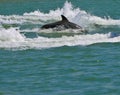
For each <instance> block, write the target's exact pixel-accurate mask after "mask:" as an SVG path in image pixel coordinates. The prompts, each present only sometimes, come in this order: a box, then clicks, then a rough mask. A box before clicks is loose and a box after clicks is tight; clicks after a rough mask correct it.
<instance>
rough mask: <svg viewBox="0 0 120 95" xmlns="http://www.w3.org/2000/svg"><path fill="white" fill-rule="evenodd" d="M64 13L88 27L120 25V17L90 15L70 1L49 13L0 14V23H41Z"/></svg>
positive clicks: (56, 18) (77, 22)
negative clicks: (93, 25)
mask: <svg viewBox="0 0 120 95" xmlns="http://www.w3.org/2000/svg"><path fill="white" fill-rule="evenodd" d="M61 14H63V15H65V16H66V17H67V18H68V19H69V20H70V21H72V22H74V23H76V24H79V25H81V26H83V27H88V26H89V25H91V24H98V25H120V19H118V20H114V19H112V18H108V19H106V18H101V17H98V16H94V15H91V14H89V13H87V12H86V11H84V10H81V9H80V8H73V5H72V4H71V3H70V2H67V1H66V2H65V4H64V6H63V8H58V9H56V10H50V11H49V13H43V12H40V11H39V10H35V11H34V12H30V13H24V14H23V15H9V16H4V15H0V23H1V24H26V23H31V24H41V25H43V24H44V23H45V22H47V23H48V21H52V20H60V19H61V17H60V15H61Z"/></svg>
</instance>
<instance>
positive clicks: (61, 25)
mask: <svg viewBox="0 0 120 95" xmlns="http://www.w3.org/2000/svg"><path fill="white" fill-rule="evenodd" d="M61 17H62V20H61V21H57V22H54V23H49V24H45V25H43V26H42V27H41V29H49V28H61V30H62V29H82V27H81V26H79V25H77V24H75V23H72V22H70V21H69V20H68V19H67V18H66V17H65V16H64V15H61Z"/></svg>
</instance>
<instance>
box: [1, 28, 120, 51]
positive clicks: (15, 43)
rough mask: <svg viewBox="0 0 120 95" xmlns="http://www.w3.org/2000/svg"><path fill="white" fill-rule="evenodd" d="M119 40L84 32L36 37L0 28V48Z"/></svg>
mask: <svg viewBox="0 0 120 95" xmlns="http://www.w3.org/2000/svg"><path fill="white" fill-rule="evenodd" d="M104 42H110V43H111V42H112V43H114V42H120V36H119V35H118V36H115V37H114V36H112V34H111V33H106V34H98V33H96V34H86V35H75V36H62V37H60V38H47V37H41V36H38V37H36V38H27V37H25V36H24V35H23V34H20V30H16V29H15V28H10V29H1V30H0V48H4V49H17V50H21V49H22V50H23V49H45V48H52V47H62V46H77V45H81V46H87V45H91V44H95V43H104Z"/></svg>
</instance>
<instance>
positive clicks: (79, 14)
mask: <svg viewBox="0 0 120 95" xmlns="http://www.w3.org/2000/svg"><path fill="white" fill-rule="evenodd" d="M61 14H63V15H65V16H66V17H67V18H68V19H69V20H70V21H72V22H74V23H76V24H79V25H81V26H83V27H89V26H90V25H94V24H98V25H118V26H120V20H119V19H118V20H114V19H110V18H109V19H105V18H101V17H98V16H94V15H91V14H89V13H87V12H86V11H84V10H81V9H80V8H73V7H72V4H71V3H70V2H66V3H65V4H64V6H63V8H61V9H60V8H58V9H56V10H50V12H49V13H42V12H40V11H39V10H37V11H34V12H31V13H24V14H23V15H21V16H20V15H9V16H4V15H0V48H4V49H18V50H21V49H22V50H23V49H42V48H51V47H61V46H76V45H82V46H86V45H91V44H94V43H104V42H113V43H114V42H120V36H119V35H118V36H115V37H114V36H113V35H112V33H110V32H109V33H105V34H99V33H95V34H86V35H74V36H62V37H59V38H47V37H41V36H38V37H36V38H27V37H26V36H25V35H24V34H22V33H21V32H23V31H24V32H29V31H30V32H42V31H40V30H39V28H34V29H29V27H28V29H26V30H20V29H16V28H13V27H12V28H9V29H5V28H3V26H2V24H19V25H24V24H28V23H29V24H40V25H43V24H45V23H48V22H51V21H53V20H56V21H57V20H60V19H61V17H60V15H61ZM70 31H72V30H68V31H67V32H70ZM44 32H48V33H52V32H54V31H53V30H45V31H44ZM62 32H66V31H62ZM72 32H74V33H75V32H79V31H76V30H73V31H72Z"/></svg>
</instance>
